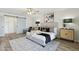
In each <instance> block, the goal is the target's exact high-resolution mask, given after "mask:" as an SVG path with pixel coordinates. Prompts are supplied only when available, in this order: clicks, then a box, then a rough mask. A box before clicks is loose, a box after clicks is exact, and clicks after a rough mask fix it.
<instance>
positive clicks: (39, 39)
mask: <svg viewBox="0 0 79 59" xmlns="http://www.w3.org/2000/svg"><path fill="white" fill-rule="evenodd" d="M41 33H42V34H45V35H46V36H48V37H47V38H48V39H49V38H50V41H53V40H54V39H55V38H56V35H57V34H56V33H55V32H42V31H31V32H27V35H26V38H27V39H29V40H31V41H33V42H35V43H36V44H39V45H41V46H43V47H45V46H46V44H47V43H49V42H50V41H47V42H46V40H47V39H46V36H44V35H39V34H41ZM49 36H50V37H49Z"/></svg>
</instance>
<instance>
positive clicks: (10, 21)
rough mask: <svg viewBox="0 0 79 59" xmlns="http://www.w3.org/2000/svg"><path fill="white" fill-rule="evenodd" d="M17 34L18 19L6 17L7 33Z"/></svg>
mask: <svg viewBox="0 0 79 59" xmlns="http://www.w3.org/2000/svg"><path fill="white" fill-rule="evenodd" d="M15 32H16V17H11V16H5V33H6V34H10V33H15Z"/></svg>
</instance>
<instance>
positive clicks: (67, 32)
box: [60, 28, 74, 41]
mask: <svg viewBox="0 0 79 59" xmlns="http://www.w3.org/2000/svg"><path fill="white" fill-rule="evenodd" d="M60 38H62V39H66V40H72V41H74V29H67V28H61V29H60Z"/></svg>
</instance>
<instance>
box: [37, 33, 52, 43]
mask: <svg viewBox="0 0 79 59" xmlns="http://www.w3.org/2000/svg"><path fill="white" fill-rule="evenodd" d="M38 35H42V36H45V38H46V41H45V43H46V44H47V43H48V42H50V41H51V38H50V35H49V34H46V33H40V34H38Z"/></svg>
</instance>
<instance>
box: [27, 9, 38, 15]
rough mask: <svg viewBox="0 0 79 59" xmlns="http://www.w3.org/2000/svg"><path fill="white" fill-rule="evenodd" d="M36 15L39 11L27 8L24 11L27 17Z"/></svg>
mask: <svg viewBox="0 0 79 59" xmlns="http://www.w3.org/2000/svg"><path fill="white" fill-rule="evenodd" d="M37 13H39V11H38V10H36V9H34V8H27V9H26V14H28V15H32V14H37Z"/></svg>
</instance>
